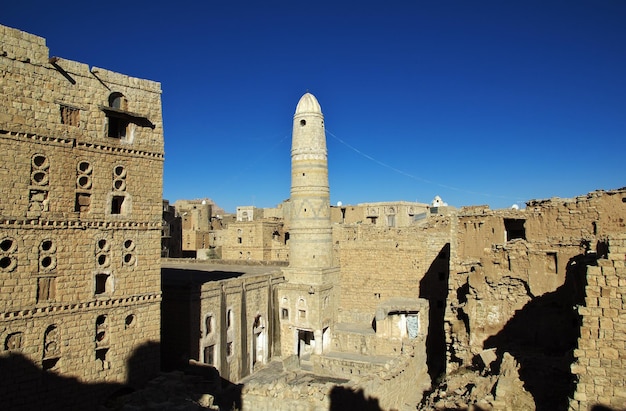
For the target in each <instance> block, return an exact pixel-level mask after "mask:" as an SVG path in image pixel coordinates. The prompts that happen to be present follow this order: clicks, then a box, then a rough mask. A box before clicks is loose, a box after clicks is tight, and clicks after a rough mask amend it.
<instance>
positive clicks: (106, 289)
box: [94, 274, 113, 295]
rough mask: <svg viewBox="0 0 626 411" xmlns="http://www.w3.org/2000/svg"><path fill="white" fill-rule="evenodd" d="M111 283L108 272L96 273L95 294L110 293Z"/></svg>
mask: <svg viewBox="0 0 626 411" xmlns="http://www.w3.org/2000/svg"><path fill="white" fill-rule="evenodd" d="M112 284H113V281H112V279H111V275H110V274H96V286H95V292H94V293H95V295H101V294H109V293H111V288H112Z"/></svg>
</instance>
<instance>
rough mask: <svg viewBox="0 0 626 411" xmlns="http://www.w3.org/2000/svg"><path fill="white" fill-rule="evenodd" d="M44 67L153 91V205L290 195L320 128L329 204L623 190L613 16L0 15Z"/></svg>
mask: <svg viewBox="0 0 626 411" xmlns="http://www.w3.org/2000/svg"><path fill="white" fill-rule="evenodd" d="M5 3H6V4H4V5H2V6H0V23H1V24H4V25H7V26H10V27H14V28H19V29H21V30H24V31H27V32H30V33H33V34H36V35H39V36H42V37H45V38H46V40H47V45H48V47H49V48H50V54H51V55H54V56H59V57H62V58H65V59H69V60H76V61H80V62H83V63H87V64H89V65H92V66H98V67H103V68H107V69H110V70H113V71H117V72H120V73H123V74H127V75H131V76H135V77H140V78H147V79H150V80H155V81H159V82H161V85H162V89H163V95H162V102H163V121H164V130H165V166H164V167H165V169H164V193H163V195H164V198H167V199H169V200H170V201H172V202H173V201H175V200H177V199H183V198H184V199H191V198H203V197H210V198H212V199H213V200H214V201H215V202H216V203H217V204H218V205H219V206H221V207H223V208H225V209H226V210H227V211H231V212H232V211H234V210H235V208H236V207H237V206H239V205H255V206H258V207H273V206H275V205H277V204H278V203H280V202H281V201H282V200H284V199H286V198H288V197H289V185H290V174H289V170H290V144H291V125H292V117H293V113H294V110H295V107H296V104H297V102H298V100H299V98H300V96H301V95H302V94H304V93H305V92H306V91H307V90H308V91H310V92H311V93H313V94H314V95H315V96H316V97H317V98H318V100H319V102H320V104H321V106H322V110H323V112H324V116H325V124H326V127H327V143H328V150H329V178H330V186H331V187H330V188H331V202H332V203H336V202H337V201H342V202H343V203H344V204H356V203H360V202H372V201H397V200H405V201H419V202H430V201H431V200H432V198H433V197H434V196H435V195H439V196H441V197H442V198H443V200H444V201H447V202H448V203H449V204H450V205H454V206H462V205H478V204H489V205H490V206H491V207H492V208H502V207H509V206H510V205H512V204H513V203H518V204H520V205H523V203H524V202H525V201H527V200H530V199H541V198H550V197H554V196H558V197H573V196H576V195H580V194H585V193H587V192H589V191H593V190H596V189H614V188H619V187H623V186H626V178H624V177H625V176H626V159H625V151H626V150H625V149H626V141H625V138H626V23H625V22H626V1H623V0H612V1H608V0H594V1H591V0H590V1H576V0H568V1H533V0H531V1H502V0H498V1H480V0H476V1H467V0H458V1H453V0H449V1H446V0H436V1H418V0H413V1H390V2H382V1H376V2H374V1H368V0H362V1H343V2H342V1H338V0H336V1H326V0H321V1H317V2H303V1H293V0H291V1H272V0H268V1H263V2H252V1H225V0H222V1H213V0H207V1H197V2H190V1H186V0H183V1H177V2H168V3H167V4H163V5H160V4H159V3H160V2H155V1H150V2H147V1H146V2H143V1H130V0H129V1H125V2H121V1H116V0H114V1H108V2H74V1H68V2H64V3H58V2H50V1H34V0H22V1H20V2H17V1H11V2H5Z"/></svg>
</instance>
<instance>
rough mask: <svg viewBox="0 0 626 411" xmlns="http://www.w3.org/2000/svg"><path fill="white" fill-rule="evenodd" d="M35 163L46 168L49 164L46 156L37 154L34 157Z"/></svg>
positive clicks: (37, 166) (36, 165)
mask: <svg viewBox="0 0 626 411" xmlns="http://www.w3.org/2000/svg"><path fill="white" fill-rule="evenodd" d="M33 165H34V166H35V167H36V168H38V169H45V168H47V165H48V159H47V158H46V156H42V155H36V156H34V157H33Z"/></svg>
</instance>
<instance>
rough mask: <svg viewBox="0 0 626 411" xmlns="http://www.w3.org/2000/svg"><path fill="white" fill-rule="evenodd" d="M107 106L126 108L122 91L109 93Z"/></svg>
mask: <svg viewBox="0 0 626 411" xmlns="http://www.w3.org/2000/svg"><path fill="white" fill-rule="evenodd" d="M109 107H112V108H117V109H120V110H126V98H125V97H124V95H123V94H122V93H119V92H115V93H111V94H110V95H109Z"/></svg>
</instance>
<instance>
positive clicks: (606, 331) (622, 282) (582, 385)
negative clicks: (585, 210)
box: [570, 234, 626, 411]
mask: <svg viewBox="0 0 626 411" xmlns="http://www.w3.org/2000/svg"><path fill="white" fill-rule="evenodd" d="M608 251H609V252H608V254H607V255H606V258H602V259H600V260H598V263H597V264H598V265H597V266H589V267H587V286H586V287H585V303H584V305H583V306H580V307H579V308H578V312H579V313H580V315H581V316H582V326H581V328H580V337H579V338H578V344H577V348H576V350H575V351H574V356H575V357H576V361H575V363H574V364H572V367H571V370H572V373H573V374H575V375H576V378H577V380H578V381H577V384H576V391H575V393H574V398H573V400H571V402H570V409H573V410H576V411H578V410H580V411H582V410H588V409H590V408H591V407H592V406H594V405H598V404H601V405H604V406H607V407H613V408H614V409H624V408H626V346H625V342H626V297H625V296H626V265H625V264H626V263H625V261H626V235H623V234H622V235H619V236H613V237H611V238H610V239H609V244H608Z"/></svg>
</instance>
